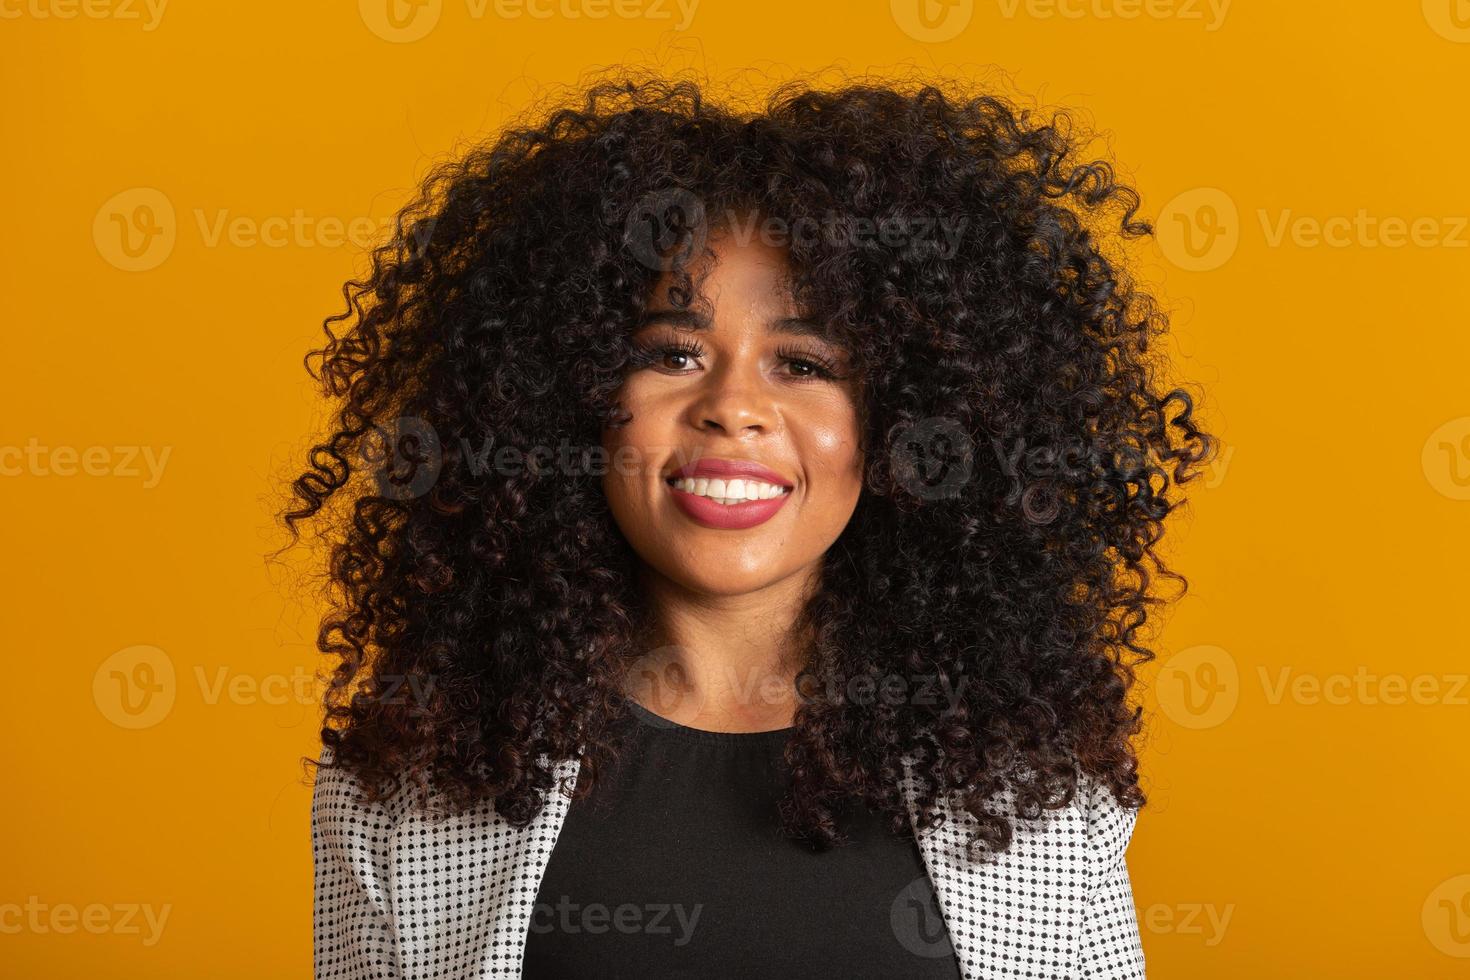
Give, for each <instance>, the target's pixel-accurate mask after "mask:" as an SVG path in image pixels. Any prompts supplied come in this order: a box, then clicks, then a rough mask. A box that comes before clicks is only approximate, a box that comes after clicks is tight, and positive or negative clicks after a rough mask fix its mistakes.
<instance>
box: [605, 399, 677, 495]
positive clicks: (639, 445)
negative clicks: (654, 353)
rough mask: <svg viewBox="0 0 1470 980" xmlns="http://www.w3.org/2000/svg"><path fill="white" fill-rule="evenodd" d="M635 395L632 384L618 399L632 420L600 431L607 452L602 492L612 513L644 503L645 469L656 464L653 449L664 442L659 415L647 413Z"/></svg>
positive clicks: (646, 476) (665, 426)
mask: <svg viewBox="0 0 1470 980" xmlns="http://www.w3.org/2000/svg"><path fill="white" fill-rule="evenodd" d="M639 396H640V393H639V392H638V390H637V386H636V385H628V386H625V388H624V390H623V391H622V392H621V393H620V394H619V396H618V400H619V401H620V402H621V403H622V406H623V408H624V409H626V410H627V412H628V413H629V414H630V415H631V416H632V418H631V420H630V421H628V422H627V423H626V424H625V425H622V426H620V427H618V428H606V429H604V430H603V432H602V448H603V450H604V451H605V452H606V453H607V472H606V475H605V476H604V477H603V481H602V485H603V492H604V493H605V494H606V495H607V498H608V501H609V503H610V504H611V505H612V507H613V509H614V512H615V513H624V514H626V513H628V512H629V511H631V510H633V509H634V508H635V507H636V506H637V505H638V504H639V503H642V502H643V501H644V498H645V497H646V496H647V494H646V493H645V492H644V490H643V487H644V485H645V484H646V483H647V481H648V478H649V477H648V473H647V468H648V466H650V465H656V464H657V460H658V458H659V457H658V453H657V449H658V447H659V446H660V445H662V444H663V443H665V442H667V436H666V433H665V432H664V430H665V429H666V428H667V425H666V423H665V422H664V421H662V420H661V418H660V414H661V413H659V412H657V411H650V410H649V409H648V407H647V405H646V404H645V403H646V399H644V398H640V397H639Z"/></svg>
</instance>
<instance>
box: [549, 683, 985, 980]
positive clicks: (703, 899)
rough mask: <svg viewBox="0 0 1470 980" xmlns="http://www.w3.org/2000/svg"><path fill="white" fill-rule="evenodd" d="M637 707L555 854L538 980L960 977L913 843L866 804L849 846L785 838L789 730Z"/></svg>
mask: <svg viewBox="0 0 1470 980" xmlns="http://www.w3.org/2000/svg"><path fill="white" fill-rule="evenodd" d="M628 704H629V708H630V709H631V714H630V716H629V717H628V718H626V719H625V720H624V725H625V728H624V729H623V731H624V732H625V733H626V734H627V736H628V738H627V740H626V741H625V743H624V744H625V745H626V748H625V749H624V750H623V753H622V755H621V757H620V759H619V760H618V763H617V764H616V765H615V766H613V767H612V768H611V769H609V770H605V771H604V772H603V773H601V774H600V776H601V777H602V778H599V781H598V785H597V787H596V788H595V789H594V791H593V793H592V795H591V796H590V797H587V798H586V799H579V800H574V801H573V802H572V805H571V807H570V808H569V810H568V812H567V817H566V822H565V823H564V824H563V826H562V830H561V835H560V836H559V837H558V838H557V841H556V846H555V847H554V848H553V849H552V852H551V859H550V861H549V862H548V864H547V867H546V873H545V876H544V877H543V878H542V881H541V889H540V892H539V894H538V895H537V898H536V906H535V909H534V910H533V914H532V917H531V925H530V930H529V932H528V934H527V936H526V951H525V960H524V964H523V970H524V973H523V976H524V977H525V978H526V980H579V978H584V977H589V978H590V977H596V978H599V980H603V978H607V980H616V978H620V977H629V978H637V980H659V978H662V977H697V978H700V980H704V978H711V977H760V978H768V977H794V976H800V977H803V978H822V977H834V978H835V977H841V978H843V980H851V978H862V977H875V978H877V977H881V978H883V980H893V978H903V980H930V978H943V980H955V978H957V977H959V976H960V972H959V963H958V961H957V960H956V959H955V955H954V951H953V949H952V948H951V946H950V942H949V937H948V935H947V933H946V932H945V929H944V921H943V919H942V917H941V916H940V913H939V909H938V903H937V901H936V899H935V896H934V890H933V888H932V886H931V885H930V883H929V879H928V876H927V874H926V873H925V870H924V864H923V858H922V857H921V855H920V852H919V848H918V843H917V842H916V841H915V840H914V839H913V837H912V835H907V836H903V837H896V836H893V835H891V834H890V833H889V832H888V828H887V826H886V823H885V821H884V820H883V819H882V818H880V817H879V816H878V815H876V814H874V813H872V812H871V811H869V810H868V809H867V808H866V807H862V806H853V807H850V808H848V810H847V811H845V813H844V814H843V816H842V819H843V821H844V822H842V823H840V824H839V826H840V827H841V828H842V829H843V830H845V831H846V832H847V833H848V834H850V835H851V837H852V843H851V844H849V845H844V846H841V847H836V848H832V849H830V850H828V851H825V852H820V853H819V852H815V851H812V850H810V849H809V848H807V847H805V846H804V845H802V844H800V843H798V842H796V841H793V840H791V839H789V838H786V837H782V836H780V835H779V834H778V826H779V817H778V815H777V811H776V803H777V800H778V799H779V798H780V797H781V795H782V793H783V792H784V781H785V776H786V774H787V768H786V765H785V761H784V759H783V758H782V748H783V746H784V745H785V742H786V738H787V736H788V735H789V734H790V732H791V729H789V728H785V729H781V730H779V731H773V732H752V733H745V732H739V733H724V732H706V731H701V730H699V729H694V728H686V727H684V726H682V725H676V724H674V723H673V722H670V721H668V720H666V719H664V718H661V717H659V716H658V715H655V714H653V713H652V712H650V711H648V710H647V709H645V708H643V707H642V706H641V705H639V704H637V703H636V702H633V701H629V702H628Z"/></svg>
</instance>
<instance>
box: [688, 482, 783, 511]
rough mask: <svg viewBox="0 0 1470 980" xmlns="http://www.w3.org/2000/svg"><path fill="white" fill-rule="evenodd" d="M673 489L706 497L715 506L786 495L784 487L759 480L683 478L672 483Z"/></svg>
mask: <svg viewBox="0 0 1470 980" xmlns="http://www.w3.org/2000/svg"><path fill="white" fill-rule="evenodd" d="M674 487H675V488H676V489H679V490H683V491H684V492H685V493H692V494H695V495H696V496H700V497H708V498H709V499H710V500H713V501H714V502H715V503H717V504H725V505H726V506H728V505H730V504H743V503H745V502H746V501H748V500H770V499H771V498H772V497H779V496H781V495H782V494H784V493H786V492H787V490H786V488H785V487H780V486H776V485H775V484H773V483H762V482H761V481H760V480H728V481H727V480H721V479H718V478H716V479H713V480H711V479H707V478H705V477H699V478H697V479H691V478H689V477H684V478H682V479H678V480H675V481H674Z"/></svg>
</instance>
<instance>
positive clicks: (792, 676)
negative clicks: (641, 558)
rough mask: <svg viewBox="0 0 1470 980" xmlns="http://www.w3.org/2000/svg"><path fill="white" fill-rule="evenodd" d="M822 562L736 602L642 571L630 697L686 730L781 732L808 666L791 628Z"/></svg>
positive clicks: (799, 639) (787, 723)
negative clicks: (644, 623)
mask: <svg viewBox="0 0 1470 980" xmlns="http://www.w3.org/2000/svg"><path fill="white" fill-rule="evenodd" d="M819 580H820V565H814V566H812V567H810V568H808V569H804V570H803V571H802V572H800V573H798V574H796V575H792V576H789V577H788V578H785V579H782V580H781V581H779V582H773V583H771V584H770V585H768V586H765V587H763V588H761V589H758V590H756V591H754V592H748V593H743V594H740V595H711V594H708V593H698V592H692V591H690V590H688V589H686V588H683V587H682V586H680V585H678V584H677V583H676V582H673V581H672V580H670V579H668V578H665V577H664V576H662V575H660V574H658V573H657V572H655V571H653V570H652V569H649V568H647V567H645V568H644V570H643V588H644V595H645V596H646V598H647V602H648V613H649V615H648V624H649V625H648V627H647V628H646V630H645V635H646V636H647V641H646V644H647V645H646V647H645V650H646V652H645V653H644V655H643V656H642V657H640V658H639V660H638V661H637V662H635V663H634V665H633V666H632V668H631V669H630V670H629V672H628V678H627V685H626V686H627V690H628V693H629V694H630V695H631V696H632V697H633V698H634V699H635V700H637V701H638V702H639V703H640V704H642V705H643V706H644V707H645V708H647V709H648V710H649V711H652V712H653V713H654V714H657V715H659V716H661V717H663V718H667V719H668V720H670V721H672V722H675V723H677V724H680V725H686V726H688V727H690V728H700V729H704V730H706V731H717V732H759V731H771V730H774V729H778V728H786V727H789V726H790V725H791V724H792V723H793V719H794V717H795V714H796V705H797V697H796V684H795V682H796V676H797V674H798V673H799V672H800V670H801V668H802V666H803V665H804V663H805V659H806V648H807V644H806V642H805V638H804V637H802V636H800V635H798V632H799V631H798V629H797V626H796V624H797V623H798V620H799V618H800V615H801V612H802V609H803V607H804V605H805V603H806V600H807V598H808V597H809V596H810V595H811V593H812V590H813V589H814V587H815V585H816V583H817V582H818V581H819Z"/></svg>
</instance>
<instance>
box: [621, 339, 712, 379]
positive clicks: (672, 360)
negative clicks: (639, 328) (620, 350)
mask: <svg viewBox="0 0 1470 980" xmlns="http://www.w3.org/2000/svg"><path fill="white" fill-rule="evenodd" d="M703 356H704V348H703V347H702V346H700V345H699V344H698V343H696V342H694V341H690V340H675V339H672V338H660V339H657V340H653V341H648V342H645V343H638V344H634V346H633V351H632V354H631V355H630V360H631V361H632V363H633V366H634V367H635V368H645V367H651V368H653V369H654V370H656V371H664V372H666V373H672V374H679V373H682V372H683V371H685V370H687V369H688V368H689V367H690V366H691V365H689V364H687V363H677V362H682V361H689V360H695V359H698V358H700V357H703Z"/></svg>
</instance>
